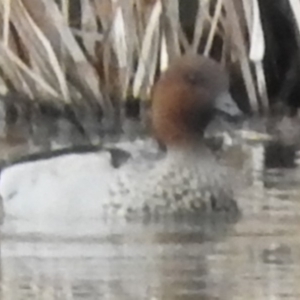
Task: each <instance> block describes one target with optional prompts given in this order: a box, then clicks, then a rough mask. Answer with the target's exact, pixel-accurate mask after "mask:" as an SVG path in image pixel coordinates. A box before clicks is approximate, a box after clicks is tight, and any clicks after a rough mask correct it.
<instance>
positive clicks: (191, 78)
mask: <svg viewBox="0 0 300 300" xmlns="http://www.w3.org/2000/svg"><path fill="white" fill-rule="evenodd" d="M186 79H187V81H188V82H189V83H190V84H193V85H195V84H197V83H198V81H199V80H198V78H197V75H196V74H192V73H188V74H187V75H186Z"/></svg>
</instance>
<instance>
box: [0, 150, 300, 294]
mask: <svg viewBox="0 0 300 300" xmlns="http://www.w3.org/2000/svg"><path fill="white" fill-rule="evenodd" d="M248 148H249V149H248V150H247V151H248V152H247V155H248V160H247V162H246V163H244V165H243V168H244V169H246V170H245V174H246V175H247V176H246V177H247V178H248V186H247V188H245V189H244V190H243V191H242V192H241V193H239V198H238V202H239V206H240V207H241V211H242V215H241V217H240V218H239V220H237V221H235V222H231V220H224V219H221V220H220V219H218V218H216V219H210V220H202V221H201V222H199V220H198V221H197V220H190V221H189V222H187V221H184V220H181V221H178V220H177V221H174V220H168V221H167V220H164V221H161V222H155V223H151V222H148V223H142V222H131V223H120V224H119V223H118V222H105V221H101V220H97V222H96V221H95V224H92V223H91V226H95V228H98V230H96V233H94V234H93V235H89V236H82V237H78V236H72V235H69V236H65V237H55V236H53V237H51V238H49V237H45V236H22V235H19V236H18V235H7V234H5V232H3V233H2V241H1V282H2V284H1V287H2V288H1V299H4V300H9V299H13V300H17V299H20V300H26V299H39V300H43V299H46V300H48V299H49V300H50V299H74V300H75V299H76V300H83V299H101V300H106V299H120V300H123V299H124V300H127V299H128V300H132V299H139V300H140V299H149V300H150V299H151V300H154V299H172V300H174V299H182V300H188V299H211V300H216V299H220V300H221V299H222V300H227V299H228V300H233V299H256V300H260V299H264V300H265V299H285V300H286V299H300V286H299V282H300V237H299V228H300V184H299V181H300V169H298V168H294V169H275V170H267V169H265V168H264V166H263V163H262V156H263V147H262V146H261V145H258V146H257V145H256V146H249V147H248Z"/></svg>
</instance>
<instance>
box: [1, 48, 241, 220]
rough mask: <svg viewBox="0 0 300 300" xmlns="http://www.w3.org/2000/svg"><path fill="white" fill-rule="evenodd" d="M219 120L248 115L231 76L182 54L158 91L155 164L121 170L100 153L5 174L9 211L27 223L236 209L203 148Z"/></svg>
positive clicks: (129, 163) (140, 162)
mask: <svg viewBox="0 0 300 300" xmlns="http://www.w3.org/2000/svg"><path fill="white" fill-rule="evenodd" d="M220 114H221V115H223V116H225V117H226V118H229V119H230V120H231V119H235V118H239V117H241V115H242V112H241V111H240V109H239V108H238V106H237V104H236V103H235V101H234V100H233V99H232V97H231V95H230V92H229V76H228V74H227V72H226V71H225V69H224V68H223V67H222V66H221V65H220V64H219V63H218V62H217V61H215V60H213V59H211V58H208V57H204V56H202V55H198V54H193V55H192V54H185V55H182V56H181V57H179V58H177V59H175V60H174V61H173V62H172V63H171V64H170V66H169V67H168V68H167V69H166V70H165V71H164V72H163V73H162V75H161V76H160V78H159V79H158V80H157V82H156V83H155V84H154V86H153V89H152V92H151V128H152V133H153V137H154V139H151V142H150V144H151V145H150V144H149V143H148V144H147V145H149V149H150V148H151V147H152V145H153V144H155V145H157V143H156V141H158V142H159V144H161V145H163V146H164V149H165V151H160V147H153V148H154V149H155V150H154V151H153V153H154V154H153V153H152V154H153V155H152V156H151V155H150V156H148V157H150V158H149V159H147V160H145V156H143V155H133V156H131V157H130V158H126V160H125V161H124V163H122V164H121V165H118V167H113V166H112V165H111V152H110V153H108V152H107V151H106V152H105V151H99V152H97V153H89V154H68V155H64V156H60V157H55V158H51V159H47V160H45V161H42V162H26V163H24V164H17V165H14V166H12V167H8V168H5V169H4V170H2V173H1V179H0V194H1V196H2V199H3V203H4V212H5V214H6V215H7V214H10V215H11V216H13V218H23V219H26V220H27V221H29V220H30V221H32V220H33V216H35V217H36V218H39V220H41V219H44V218H45V216H46V217H49V216H50V217H52V218H54V219H55V220H56V219H57V218H58V217H60V218H62V219H66V218H70V219H72V218H73V219H76V220H77V221H78V220H80V219H81V218H82V217H83V216H84V215H86V216H87V217H88V218H99V216H100V215H101V214H103V215H106V216H109V215H111V214H114V215H123V216H126V217H128V216H135V215H157V214H162V215H164V214H165V215H168V214H178V213H181V212H188V213H195V212H196V213H202V212H204V213H207V212H214V211H225V212H228V211H231V210H236V209H237V204H236V201H235V199H234V187H233V184H232V182H231V181H230V178H231V176H230V174H229V171H228V168H227V167H226V166H225V165H223V164H222V163H221V162H220V161H219V160H218V159H217V158H216V157H215V156H214V153H213V152H212V151H211V150H210V149H209V147H207V145H206V143H205V141H204V134H205V130H206V128H207V126H208V125H209V124H210V123H211V122H212V120H213V119H214V117H215V116H216V115H220ZM125 148H126V147H125ZM149 149H148V150H149ZM125 150H126V149H125ZM150 152H151V151H150V150H149V151H148V154H149V153H150ZM38 166H39V168H40V169H39V170H38V169H37V168H38Z"/></svg>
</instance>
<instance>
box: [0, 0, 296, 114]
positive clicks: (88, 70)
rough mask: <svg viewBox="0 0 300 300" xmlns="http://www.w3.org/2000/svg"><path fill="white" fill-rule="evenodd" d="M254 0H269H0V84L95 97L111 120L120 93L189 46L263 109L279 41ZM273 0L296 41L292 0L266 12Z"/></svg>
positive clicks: (127, 93)
mask: <svg viewBox="0 0 300 300" xmlns="http://www.w3.org/2000/svg"><path fill="white" fill-rule="evenodd" d="M259 2H261V3H259ZM263 2H270V1H259V0H251V1H250V0H189V1H186V0H122V1H118V0H116V1H113V0H101V1H93V0H87V1H83V0H82V1H80V0H72V1H68V0H2V1H1V3H0V69H1V73H0V87H1V89H0V92H1V93H2V94H6V93H8V92H16V93H19V94H22V95H24V96H25V97H27V98H28V99H30V100H32V101H33V102H34V103H48V104H50V105H57V104H59V105H60V104H62V105H71V106H72V105H78V104H79V105H86V104H87V105H96V106H99V107H100V109H101V111H102V112H103V115H104V116H107V117H108V118H110V117H111V116H112V115H113V114H114V110H115V108H116V106H117V105H118V104H119V103H120V102H122V101H123V100H126V99H127V98H128V97H133V98H137V99H140V100H145V99H146V100H147V99H148V98H149V93H150V89H151V86H152V84H153V82H154V81H155V79H156V77H157V75H159V73H160V72H161V71H162V70H164V69H165V68H166V66H167V65H168V63H169V62H170V61H171V60H172V59H173V58H174V57H175V56H177V55H180V54H181V53H184V52H188V51H190V52H200V53H203V54H204V55H207V56H213V57H215V58H216V59H217V60H219V61H221V62H222V63H223V64H224V65H226V67H227V68H228V69H229V70H230V71H231V72H232V73H234V74H235V76H236V77H238V78H239V81H238V82H239V87H238V88H236V89H234V90H237V91H239V93H238V97H239V98H240V100H239V102H240V104H241V106H242V107H246V108H248V109H249V110H252V111H268V110H269V106H270V103H271V104H272V99H273V98H276V97H277V96H278V95H280V92H281V90H280V89H277V91H275V92H274V91H273V90H274V86H276V80H278V78H277V79H276V78H275V79H274V78H273V77H274V72H276V71H278V70H277V69H278V66H277V65H275V66H271V67H270V63H269V64H268V61H267V60H266V58H268V57H271V58H272V55H273V54H274V53H273V54H272V45H273V44H272V43H277V44H278V43H280V41H278V38H277V37H275V39H273V40H270V38H269V37H270V36H272V35H273V36H274V34H272V32H271V33H270V32H269V31H268V28H269V29H270V26H268V25H269V24H271V21H272V20H271V21H270V16H268V15H267V13H264V11H266V9H265V10H264V7H263V5H269V4H263ZM278 3H281V4H282V5H284V6H285V7H286V9H288V10H289V14H288V15H287V16H286V17H283V18H287V19H288V21H287V22H288V24H291V23H293V25H292V27H290V31H291V30H294V31H293V34H294V38H295V39H296V35H297V34H298V33H299V28H300V27H299V13H297V11H298V10H297V6H299V3H298V1H292V0H290V3H289V2H288V0H281V1H277V4H271V6H273V8H272V9H273V10H276V9H277V10H280V9H281V8H280V7H279V8H278V7H274V6H276V5H278ZM293 18H294V19H295V21H293ZM291 28H292V29H291ZM290 31H289V32H290ZM277 48H278V47H277ZM270 49H271V50H270ZM277 55H278V54H277ZM272 59H273V58H272ZM266 61H267V63H266ZM288 71H289V69H288V68H286V69H285V71H284V72H283V73H284V74H287V73H288ZM272 76H273V77H272ZM279 77H280V76H279ZM294 77H295V76H294ZM289 82H290V80H289ZM272 85H273V90H272ZM270 86H271V88H270ZM287 89H288V90H289V89H291V88H287ZM269 90H271V92H270V91H269ZM275 90H276V88H275Z"/></svg>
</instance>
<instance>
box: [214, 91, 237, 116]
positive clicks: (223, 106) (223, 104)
mask: <svg viewBox="0 0 300 300" xmlns="http://www.w3.org/2000/svg"><path fill="white" fill-rule="evenodd" d="M215 110H216V111H217V112H219V113H221V114H224V115H226V116H228V117H231V118H239V117H241V116H242V112H241V110H240V109H239V108H238V106H237V105H236V103H235V101H234V100H233V99H232V97H231V95H230V93H229V92H226V93H222V94H221V95H219V96H218V97H217V98H216V100H215Z"/></svg>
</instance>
